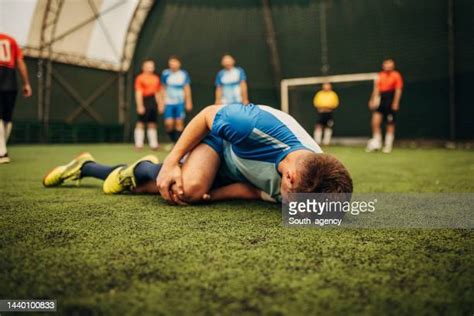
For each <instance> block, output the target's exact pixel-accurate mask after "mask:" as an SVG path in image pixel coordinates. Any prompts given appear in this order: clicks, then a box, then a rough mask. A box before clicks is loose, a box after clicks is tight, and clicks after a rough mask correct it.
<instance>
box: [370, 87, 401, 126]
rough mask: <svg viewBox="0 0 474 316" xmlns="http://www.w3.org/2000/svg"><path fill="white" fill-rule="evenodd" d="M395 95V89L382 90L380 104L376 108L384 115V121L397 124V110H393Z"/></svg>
mask: <svg viewBox="0 0 474 316" xmlns="http://www.w3.org/2000/svg"><path fill="white" fill-rule="evenodd" d="M394 97H395V91H389V92H382V93H381V94H380V105H379V107H378V108H377V110H375V111H376V112H379V113H380V114H382V116H383V121H384V122H385V123H387V124H395V114H396V112H395V111H393V110H392V103H393V98H394Z"/></svg>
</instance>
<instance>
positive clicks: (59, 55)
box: [0, 0, 153, 71]
mask: <svg viewBox="0 0 474 316" xmlns="http://www.w3.org/2000/svg"><path fill="white" fill-rule="evenodd" d="M152 4H153V0H2V1H0V30H1V32H4V33H7V34H10V35H12V36H13V37H15V38H16V39H17V41H18V42H19V44H20V45H21V46H22V47H23V48H24V52H25V55H26V56H30V57H37V58H48V59H52V60H54V61H59V62H63V63H68V64H74V65H80V66H86V67H93V68H99V69H105V70H114V71H126V70H127V69H128V67H129V66H130V62H131V59H132V57H133V52H134V50H135V44H136V40H137V36H138V32H139V31H140V29H141V27H142V24H143V22H144V20H145V18H146V16H147V14H148V11H149V10H150V8H151V5H152Z"/></svg>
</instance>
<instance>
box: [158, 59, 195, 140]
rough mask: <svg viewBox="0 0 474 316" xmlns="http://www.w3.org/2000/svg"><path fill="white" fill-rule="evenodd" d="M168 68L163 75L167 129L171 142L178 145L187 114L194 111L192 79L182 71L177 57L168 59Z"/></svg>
mask: <svg viewBox="0 0 474 316" xmlns="http://www.w3.org/2000/svg"><path fill="white" fill-rule="evenodd" d="M168 67H169V68H168V69H165V70H163V73H162V74H161V84H162V85H163V89H162V91H163V97H164V102H165V113H164V119H165V129H166V132H167V133H168V135H169V137H170V139H171V141H172V142H173V143H176V141H177V140H178V138H179V136H181V133H182V132H183V129H184V119H185V117H186V112H190V111H191V110H192V109H193V101H192V97H191V86H190V84H191V79H190V77H189V74H188V72H187V71H185V70H183V69H181V60H180V59H179V58H178V57H177V56H171V57H170V58H169V59H168Z"/></svg>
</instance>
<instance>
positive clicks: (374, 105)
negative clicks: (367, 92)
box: [367, 58, 403, 153]
mask: <svg viewBox="0 0 474 316" xmlns="http://www.w3.org/2000/svg"><path fill="white" fill-rule="evenodd" d="M382 68H383V70H382V71H381V72H380V73H379V77H378V79H377V80H376V81H375V84H374V90H373V92H372V95H371V97H370V100H369V108H370V109H371V110H372V138H371V139H370V140H369V143H368V144H367V151H368V152H371V151H375V150H380V149H381V147H382V129H381V125H382V121H383V122H385V123H386V125H387V126H386V129H387V131H386V134H385V145H384V147H383V152H384V153H389V152H391V151H392V144H393V140H394V138H395V116H396V113H397V112H398V109H399V108H400V99H401V97H402V89H403V78H402V76H401V75H400V73H399V72H398V71H396V70H395V62H394V61H393V59H391V58H389V59H386V60H384V62H383V65H382Z"/></svg>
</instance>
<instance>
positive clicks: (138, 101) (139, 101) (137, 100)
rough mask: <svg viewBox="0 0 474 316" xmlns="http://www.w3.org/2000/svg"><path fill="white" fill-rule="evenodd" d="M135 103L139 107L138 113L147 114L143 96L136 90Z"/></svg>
mask: <svg viewBox="0 0 474 316" xmlns="http://www.w3.org/2000/svg"><path fill="white" fill-rule="evenodd" d="M135 103H136V105H137V113H138V114H140V115H143V114H145V105H144V104H143V94H142V92H141V91H139V90H135Z"/></svg>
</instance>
